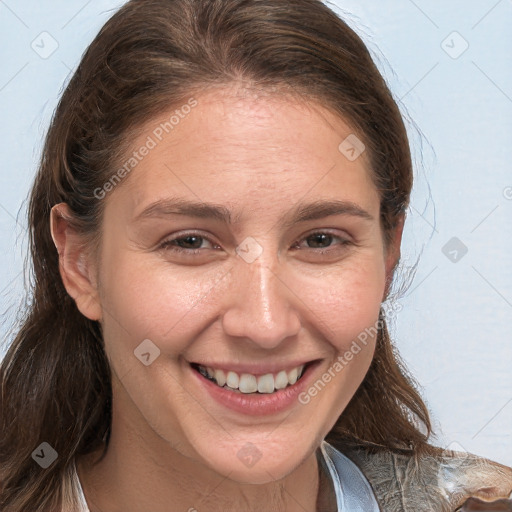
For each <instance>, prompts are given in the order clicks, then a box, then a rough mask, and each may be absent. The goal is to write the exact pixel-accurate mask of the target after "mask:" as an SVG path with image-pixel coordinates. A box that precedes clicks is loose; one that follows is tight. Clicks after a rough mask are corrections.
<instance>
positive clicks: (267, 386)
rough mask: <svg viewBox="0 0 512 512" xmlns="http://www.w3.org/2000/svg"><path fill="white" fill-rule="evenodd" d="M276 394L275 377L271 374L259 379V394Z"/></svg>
mask: <svg viewBox="0 0 512 512" xmlns="http://www.w3.org/2000/svg"><path fill="white" fill-rule="evenodd" d="M273 392H274V376H273V375H272V374H271V373H267V374H266V375H262V376H261V377H260V378H259V379H258V393H273Z"/></svg>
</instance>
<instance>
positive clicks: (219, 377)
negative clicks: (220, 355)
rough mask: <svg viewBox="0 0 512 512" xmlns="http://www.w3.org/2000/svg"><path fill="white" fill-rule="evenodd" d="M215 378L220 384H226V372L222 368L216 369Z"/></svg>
mask: <svg viewBox="0 0 512 512" xmlns="http://www.w3.org/2000/svg"><path fill="white" fill-rule="evenodd" d="M215 380H216V381H217V384H218V385H219V386H224V384H226V374H225V373H224V372H223V371H222V370H215Z"/></svg>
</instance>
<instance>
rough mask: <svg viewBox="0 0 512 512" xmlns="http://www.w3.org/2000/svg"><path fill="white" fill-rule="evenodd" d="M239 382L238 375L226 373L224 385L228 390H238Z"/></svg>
mask: <svg viewBox="0 0 512 512" xmlns="http://www.w3.org/2000/svg"><path fill="white" fill-rule="evenodd" d="M239 382H240V379H239V378H238V375H237V374H236V373H235V372H228V374H227V375H226V384H227V385H228V386H229V387H230V388H234V389H238V383H239Z"/></svg>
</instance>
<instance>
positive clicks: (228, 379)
mask: <svg viewBox="0 0 512 512" xmlns="http://www.w3.org/2000/svg"><path fill="white" fill-rule="evenodd" d="M198 366H199V372H200V373H201V374H202V375H204V376H205V377H209V378H210V380H213V381H214V382H216V383H217V385H218V386H220V387H224V388H228V389H230V390H232V391H238V392H241V393H255V392H256V391H257V392H258V393H273V392H274V391H276V390H279V389H284V388H286V387H288V386H291V385H293V384H295V383H296V382H297V380H298V379H299V378H300V377H301V376H302V372H303V371H304V365H301V366H298V367H297V368H293V369H292V370H290V371H289V372H286V371H284V370H281V371H280V372H278V373H277V374H276V375H273V374H272V373H267V374H265V375H262V376H260V377H256V376H255V375H251V374H249V373H243V374H242V375H238V374H237V373H236V372H232V371H229V372H227V373H226V372H224V371H223V370H217V369H214V368H211V367H210V366H208V367H204V366H200V365H198Z"/></svg>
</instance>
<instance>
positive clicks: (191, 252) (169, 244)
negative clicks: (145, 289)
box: [159, 231, 354, 256]
mask: <svg viewBox="0 0 512 512" xmlns="http://www.w3.org/2000/svg"><path fill="white" fill-rule="evenodd" d="M319 234H322V235H329V236H331V237H333V238H337V239H338V240H341V243H340V244H339V245H341V246H349V245H354V242H351V241H349V240H347V239H345V238H342V237H341V236H339V235H335V234H333V233H331V232H329V231H314V232H313V233H310V234H308V235H307V236H305V237H304V238H302V240H307V239H308V238H310V237H313V236H314V235H319ZM189 237H197V238H200V239H204V240H207V241H208V242H210V243H211V244H212V245H217V244H215V243H214V242H213V241H212V240H210V239H209V238H208V237H206V236H204V235H202V234H200V233H193V232H192V233H185V234H183V235H181V236H179V237H177V238H172V239H169V240H165V241H163V242H162V243H161V244H160V246H159V249H164V250H170V251H172V252H176V253H186V254H187V256H197V255H199V253H201V252H203V251H204V249H185V248H183V247H179V246H177V245H173V244H174V243H175V242H178V241H180V240H185V239H187V238H189ZM302 240H301V241H302ZM295 245H296V244H295ZM311 249H312V250H313V251H315V252H317V253H320V254H327V253H329V252H332V250H333V249H331V248H330V247H328V248H325V249H315V248H311Z"/></svg>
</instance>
